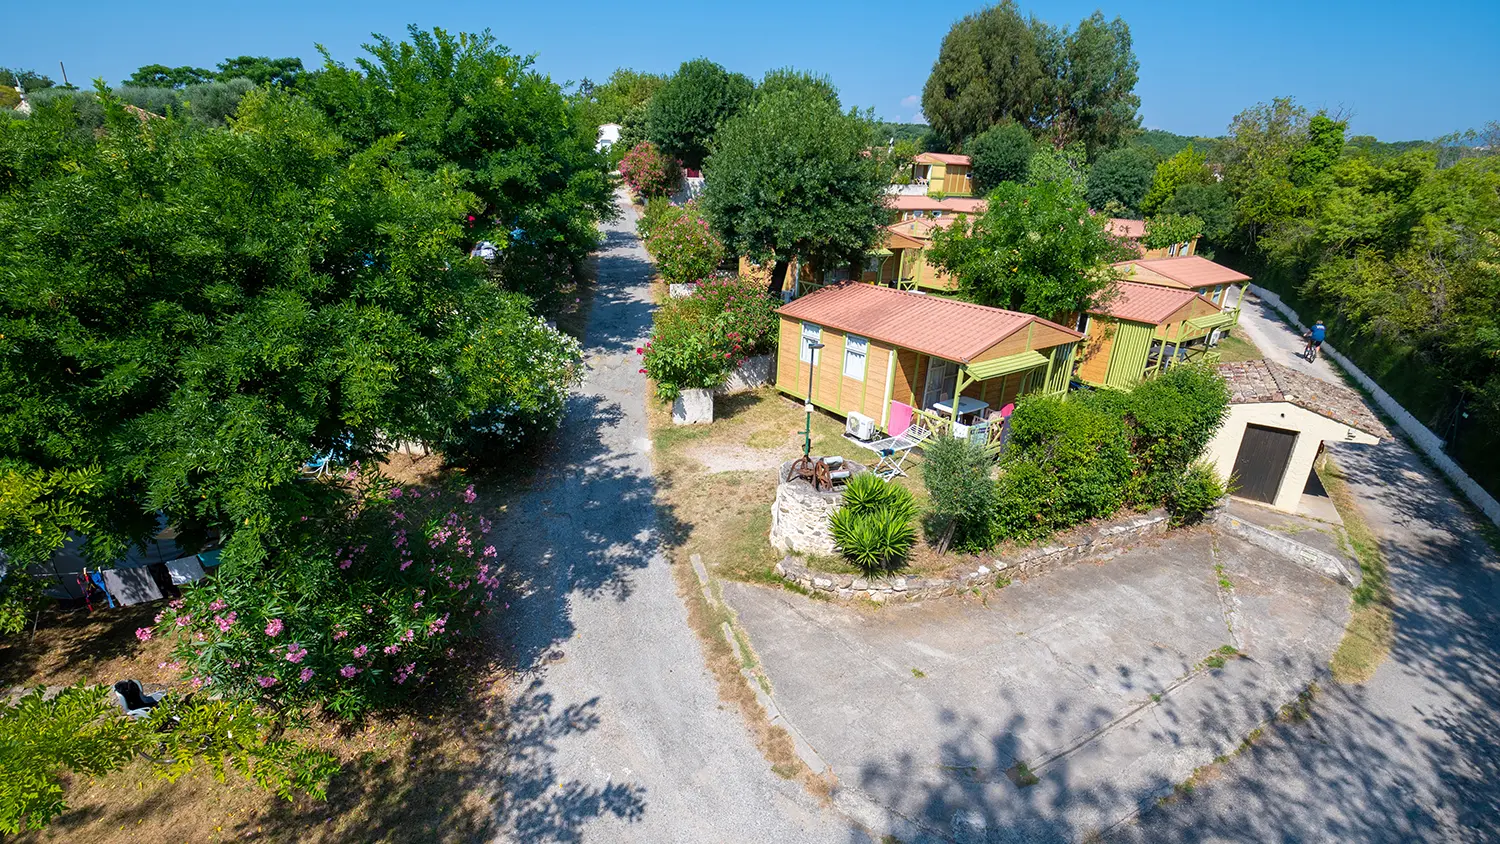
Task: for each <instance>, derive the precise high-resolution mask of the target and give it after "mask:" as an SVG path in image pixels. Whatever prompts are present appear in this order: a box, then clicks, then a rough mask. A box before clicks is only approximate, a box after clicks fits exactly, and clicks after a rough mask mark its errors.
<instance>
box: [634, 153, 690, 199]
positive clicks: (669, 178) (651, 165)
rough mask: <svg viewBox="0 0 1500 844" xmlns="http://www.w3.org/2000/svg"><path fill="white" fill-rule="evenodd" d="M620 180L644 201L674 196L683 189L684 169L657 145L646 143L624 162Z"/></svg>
mask: <svg viewBox="0 0 1500 844" xmlns="http://www.w3.org/2000/svg"><path fill="white" fill-rule="evenodd" d="M620 177H621V178H623V179H624V180H625V184H627V185H629V186H630V190H631V192H633V193H634V194H635V195H636V196H638V197H640V198H641V199H642V200H647V199H651V198H652V197H656V196H671V195H672V194H673V193H674V192H676V190H677V188H678V187H680V186H681V185H682V165H681V164H679V163H677V159H675V158H673V157H671V156H670V155H667V154H666V153H664V152H662V151H661V150H660V149H658V148H657V146H656V144H653V143H651V142H650V141H642V142H640V143H638V144H636V145H635V146H633V147H631V148H630V151H629V152H627V153H625V157H624V158H621V159H620Z"/></svg>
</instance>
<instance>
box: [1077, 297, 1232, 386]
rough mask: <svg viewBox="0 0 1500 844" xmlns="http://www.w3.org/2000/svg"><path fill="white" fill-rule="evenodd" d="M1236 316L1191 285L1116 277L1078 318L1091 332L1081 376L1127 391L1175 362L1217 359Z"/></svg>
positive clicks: (1089, 381) (1088, 381)
mask: <svg viewBox="0 0 1500 844" xmlns="http://www.w3.org/2000/svg"><path fill="white" fill-rule="evenodd" d="M1233 319H1234V316H1233V314H1226V313H1224V312H1222V311H1220V310H1219V306H1218V305H1215V304H1214V303H1213V302H1212V301H1210V300H1209V299H1208V298H1207V297H1205V296H1203V295H1201V294H1199V293H1196V292H1194V291H1192V290H1186V289H1183V288H1176V287H1159V286H1156V285H1152V284H1138V283H1136V282H1133V281H1117V282H1115V283H1114V284H1113V285H1111V286H1110V287H1109V288H1107V289H1106V290H1105V291H1103V293H1101V294H1100V296H1099V297H1097V299H1096V300H1095V302H1094V305H1093V307H1091V308H1089V310H1088V313H1087V314H1085V315H1084V316H1082V317H1080V318H1079V319H1078V322H1077V328H1078V330H1079V331H1082V332H1084V334H1085V335H1087V337H1088V339H1087V340H1086V341H1085V343H1084V352H1083V354H1082V355H1081V362H1080V363H1079V365H1078V378H1079V380H1080V381H1083V382H1084V383H1086V384H1092V385H1094V386H1104V387H1118V388H1120V389H1122V390H1128V389H1130V388H1131V387H1134V386H1135V385H1136V384H1137V383H1139V382H1140V381H1141V379H1143V378H1146V377H1149V376H1150V375H1153V374H1155V371H1156V370H1160V369H1163V368H1165V367H1166V366H1168V365H1170V364H1171V363H1172V362H1173V361H1180V360H1189V359H1194V358H1199V357H1204V356H1207V359H1209V360H1216V359H1217V355H1218V353H1217V352H1214V351H1213V350H1212V347H1213V346H1214V345H1215V344H1216V343H1217V342H1218V338H1219V333H1218V332H1219V331H1221V330H1222V329H1223V328H1224V327H1225V326H1227V325H1230V324H1232V322H1233Z"/></svg>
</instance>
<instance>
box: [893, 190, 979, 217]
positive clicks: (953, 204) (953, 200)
mask: <svg viewBox="0 0 1500 844" xmlns="http://www.w3.org/2000/svg"><path fill="white" fill-rule="evenodd" d="M885 204H886V207H888V208H890V209H892V210H894V211H951V212H953V213H955V214H978V213H981V212H983V211H984V209H985V206H986V205H987V203H986V202H985V201H984V200H982V199H975V198H973V197H967V196H949V197H944V198H943V199H938V198H937V197H935V196H913V195H911V194H898V195H896V196H891V197H888V198H887V199H886V203H885Z"/></svg>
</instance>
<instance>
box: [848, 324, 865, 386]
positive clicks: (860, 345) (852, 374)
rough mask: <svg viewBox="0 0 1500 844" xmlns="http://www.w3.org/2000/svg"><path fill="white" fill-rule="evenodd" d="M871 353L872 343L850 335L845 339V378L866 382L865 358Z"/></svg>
mask: <svg viewBox="0 0 1500 844" xmlns="http://www.w3.org/2000/svg"><path fill="white" fill-rule="evenodd" d="M869 353H870V341H869V340H866V339H865V338H863V337H857V336H855V335H853V334H849V335H847V336H845V337H844V377H845V378H853V379H854V380H856V381H863V380H865V358H866V357H867V356H868V355H869Z"/></svg>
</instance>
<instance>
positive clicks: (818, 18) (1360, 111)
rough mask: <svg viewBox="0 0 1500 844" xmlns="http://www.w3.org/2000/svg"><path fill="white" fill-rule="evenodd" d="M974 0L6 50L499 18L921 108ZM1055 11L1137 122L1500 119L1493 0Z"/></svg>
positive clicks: (297, 9)
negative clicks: (1258, 117) (1118, 40)
mask: <svg viewBox="0 0 1500 844" xmlns="http://www.w3.org/2000/svg"><path fill="white" fill-rule="evenodd" d="M982 7H983V4H982V3H972V2H940V0H926V2H900V3H897V2H877V0H865V1H864V2H822V3H820V2H815V1H813V0H803V2H783V1H782V0H764V1H763V2H758V3H754V4H750V3H743V2H736V3H723V4H706V3H701V2H700V3H689V2H678V0H661V2H637V3H629V2H619V0H616V2H610V3H603V2H592V0H589V2H580V0H565V1H564V2H552V3H538V2H528V3H514V2H506V1H505V0H501V2H493V0H492V2H488V3H393V2H387V0H362V2H357V3H355V2H316V0H303V2H286V0H257V2H252V3H243V4H240V3H235V4H228V3H222V4H218V3H214V4H205V3H202V2H195V3H184V2H172V1H171V0H158V2H153V3H149V4H146V5H145V6H142V5H141V4H139V3H135V4H132V3H121V2H119V0H111V2H108V3H104V2H95V0H80V2H73V3H69V4H58V3H36V2H32V3H18V4H14V6H13V8H11V9H8V10H7V11H6V12H5V24H4V27H3V30H0V64H3V65H5V66H8V67H26V68H34V69H36V70H38V71H41V72H43V73H47V74H49V75H52V76H53V77H54V78H56V76H57V63H58V61H59V60H62V61H64V62H66V63H67V67H68V76H69V78H70V79H71V80H72V81H73V82H74V83H75V84H85V85H86V84H88V80H90V79H92V78H93V77H96V76H103V77H104V78H106V79H107V80H109V81H110V82H112V83H117V82H118V81H119V80H120V79H122V78H123V77H125V76H127V75H129V74H130V73H131V71H133V70H134V69H135V68H136V67H138V66H140V65H143V64H149V63H162V64H169V65H181V64H192V65H199V66H203V67H212V66H213V65H214V63H216V62H217V61H219V60H221V59H223V58H224V57H226V56H232V55H240V54H250V55H270V56H283V55H295V56H301V57H303V59H304V60H305V61H308V62H309V63H315V62H316V52H315V50H314V47H313V45H314V44H315V43H322V44H324V45H325V46H327V47H328V48H329V50H330V51H332V53H333V55H334V57H335V58H338V59H341V60H344V61H348V60H350V59H352V58H353V57H354V56H355V55H357V54H358V52H359V45H360V44H362V43H364V41H365V40H366V39H367V37H368V34H369V33H370V32H381V33H384V34H386V35H400V34H402V33H403V32H404V30H405V27H406V24H408V23H417V24H419V25H421V26H424V27H431V26H442V27H444V28H447V29H450V30H457V29H468V30H479V29H484V28H486V27H488V28H489V29H491V30H493V31H494V32H495V34H496V35H497V36H498V37H499V39H500V40H501V42H502V43H504V44H506V45H508V46H510V47H511V48H512V49H513V50H515V51H517V52H521V53H535V54H537V64H538V67H539V68H540V69H541V70H542V71H544V72H546V73H549V74H551V75H552V77H553V78H554V79H557V80H558V81H565V80H576V79H579V78H581V77H585V76H587V77H590V78H593V79H596V80H599V79H603V78H604V77H606V76H608V75H609V73H610V71H611V70H613V69H614V68H616V67H618V66H622V65H623V66H629V67H634V68H637V69H640V70H649V71H656V72H669V71H671V70H672V69H673V68H675V67H676V66H677V65H678V63H680V62H681V61H683V60H684V59H689V58H693V57H696V56H700V55H703V56H708V57H709V58H712V59H714V60H715V61H718V62H719V63H721V64H723V65H725V66H726V67H729V68H731V69H733V70H737V71H740V72H742V73H746V74H749V75H751V76H757V77H758V76H759V75H760V74H762V73H764V72H765V71H766V70H767V69H770V68H774V67H781V66H785V65H793V66H796V67H799V68H804V69H808V70H814V71H819V72H823V73H827V74H828V75H829V76H831V77H832V78H833V80H834V83H835V84H836V85H837V86H838V87H839V89H840V91H841V93H842V95H843V99H844V102H845V103H846V104H854V105H860V106H872V107H874V108H875V110H876V111H877V112H878V113H879V115H880V116H881V117H883V118H886V119H890V120H910V119H912V117H913V116H914V115H916V114H917V113H919V109H920V105H919V103H918V100H919V99H920V94H921V90H922V84H923V82H924V81H925V80H926V78H927V74H928V71H929V70H930V69H931V67H932V62H933V60H934V59H935V58H936V57H937V52H938V45H939V44H940V42H941V41H942V37H943V35H944V33H946V32H947V30H948V27H949V26H950V25H951V24H952V23H953V22H954V21H955V20H957V19H958V18H960V17H962V16H963V15H965V14H967V13H969V12H972V11H975V10H977V9H979V8H982ZM1021 7H1022V9H1023V11H1029V12H1031V13H1033V14H1036V15H1037V16H1038V17H1041V18H1042V19H1044V20H1047V21H1049V22H1051V23H1053V24H1064V23H1066V24H1072V23H1075V22H1076V21H1078V20H1079V19H1080V18H1082V17H1084V16H1086V15H1088V14H1089V13H1091V12H1092V11H1093V10H1094V9H1095V8H1100V9H1102V10H1103V12H1104V13H1105V15H1106V16H1110V17H1113V16H1115V15H1120V16H1122V17H1124V19H1125V20H1126V22H1128V23H1129V24H1130V28H1131V33H1132V35H1133V36H1134V38H1135V51H1136V55H1137V57H1138V58H1139V59H1140V63H1141V78H1140V83H1139V85H1138V86H1137V88H1136V92H1137V93H1138V94H1139V95H1140V97H1141V117H1142V123H1143V125H1145V126H1147V127H1149V128H1160V129H1167V130H1170V131H1173V132H1180V133H1183V134H1207V135H1218V134H1221V133H1222V132H1223V131H1224V128H1225V127H1226V126H1227V125H1228V123H1229V120H1230V118H1231V117H1233V116H1234V115H1235V114H1236V113H1237V112H1239V111H1240V110H1242V109H1244V108H1245V107H1247V106H1250V105H1253V104H1255V103H1256V102H1259V101H1265V100H1269V99H1270V98H1272V97H1274V96H1283V95H1291V96H1295V97H1296V98H1297V99H1298V101H1299V102H1301V103H1303V104H1305V105H1308V106H1312V107H1322V106H1326V107H1329V108H1342V109H1344V110H1345V111H1348V112H1350V113H1352V115H1353V116H1352V120H1351V127H1350V128H1351V130H1352V131H1353V132H1354V133H1356V134H1372V135H1375V136H1376V137H1379V138H1381V139H1383V140H1406V139H1411V138H1431V137H1435V136H1437V135H1441V134H1446V133H1448V132H1451V131H1455V130H1460V129H1465V128H1470V127H1474V126H1478V125H1480V124H1483V123H1485V122H1487V121H1490V120H1500V84H1496V82H1497V80H1500V49H1497V48H1496V46H1495V45H1496V42H1497V40H1500V2H1496V0H1429V2H1426V3H1414V2H1411V0H1405V2H1399V3H1398V2H1392V0H1364V2H1354V0H1323V1H1322V2H1317V0H1304V2H1289V0H1258V1H1257V2H1253V3H1252V2H1235V3H1221V2H1214V0H1198V2H1192V3H1188V2H1175V0H1157V2H1150V1H1149V0H1121V1H1120V2H1115V3H1112V4H1109V5H1100V4H1099V3H1097V2H1093V3H1090V2H1036V3H1025V2H1023V3H1022V4H1021Z"/></svg>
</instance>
